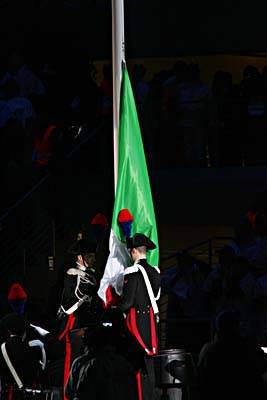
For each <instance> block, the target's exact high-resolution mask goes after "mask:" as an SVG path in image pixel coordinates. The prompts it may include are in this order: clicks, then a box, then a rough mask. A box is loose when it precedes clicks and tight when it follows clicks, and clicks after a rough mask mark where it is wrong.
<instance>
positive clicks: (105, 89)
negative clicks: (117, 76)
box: [100, 64, 113, 117]
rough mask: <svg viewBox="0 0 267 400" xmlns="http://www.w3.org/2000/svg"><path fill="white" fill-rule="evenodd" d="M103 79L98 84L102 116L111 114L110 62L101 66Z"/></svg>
mask: <svg viewBox="0 0 267 400" xmlns="http://www.w3.org/2000/svg"><path fill="white" fill-rule="evenodd" d="M102 72H103V79H102V82H101V85H100V88H101V92H102V116H103V117H107V116H111V115H112V104H113V100H112V93H113V89H112V67H111V65H110V64H108V65H104V66H103V71H102Z"/></svg>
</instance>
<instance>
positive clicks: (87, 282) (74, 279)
mask: <svg viewBox="0 0 267 400" xmlns="http://www.w3.org/2000/svg"><path fill="white" fill-rule="evenodd" d="M93 283H95V285H94V284H93ZM96 291H97V278H96V274H95V271H94V270H92V269H88V270H86V271H81V270H80V269H78V268H70V269H69V270H68V271H67V274H66V276H65V281H64V295H63V301H62V306H63V308H64V310H66V311H67V310H68V309H69V308H70V307H72V306H73V305H74V304H75V303H77V302H78V301H79V300H81V299H82V298H83V297H84V296H88V301H86V302H85V303H83V304H82V305H81V306H80V307H79V308H78V310H77V311H76V312H75V316H76V317H78V321H79V322H78V325H79V326H80V327H81V326H87V325H88V324H89V325H90V323H91V322H92V320H93V321H94V320H95V319H96V315H97V314H98V313H99V308H100V306H101V304H100V300H99V299H98V296H97V293H96Z"/></svg>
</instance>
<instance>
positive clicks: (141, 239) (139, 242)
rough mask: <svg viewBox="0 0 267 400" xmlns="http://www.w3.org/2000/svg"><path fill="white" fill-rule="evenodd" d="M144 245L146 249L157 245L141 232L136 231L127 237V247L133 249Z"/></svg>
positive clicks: (151, 248) (152, 248)
mask: <svg viewBox="0 0 267 400" xmlns="http://www.w3.org/2000/svg"><path fill="white" fill-rule="evenodd" d="M142 246H145V247H146V248H147V250H154V249H155V248H156V247H157V246H156V245H155V243H153V242H152V240H150V239H149V238H148V237H147V236H146V235H144V234H143V233H136V234H135V235H134V236H133V237H131V238H128V239H127V248H128V249H133V248H136V247H142Z"/></svg>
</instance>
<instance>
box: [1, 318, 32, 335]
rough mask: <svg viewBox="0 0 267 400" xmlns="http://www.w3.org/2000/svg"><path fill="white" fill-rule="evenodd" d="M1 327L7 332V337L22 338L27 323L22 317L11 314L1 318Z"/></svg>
mask: <svg viewBox="0 0 267 400" xmlns="http://www.w3.org/2000/svg"><path fill="white" fill-rule="evenodd" d="M1 326H2V327H3V328H4V329H5V330H6V331H7V332H8V334H9V335H16V336H20V337H23V336H24V335H25V332H26V329H27V326H28V323H27V321H26V320H25V318H24V317H23V316H21V315H18V314H16V313H11V314H7V315H6V316H5V317H4V318H2V320H1Z"/></svg>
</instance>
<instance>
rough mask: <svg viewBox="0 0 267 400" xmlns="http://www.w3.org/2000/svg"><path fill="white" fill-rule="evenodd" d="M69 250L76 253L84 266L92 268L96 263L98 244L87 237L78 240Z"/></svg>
mask: <svg viewBox="0 0 267 400" xmlns="http://www.w3.org/2000/svg"><path fill="white" fill-rule="evenodd" d="M69 252H70V253H71V254H74V255H76V257H77V261H78V263H79V264H81V265H82V266H84V267H88V268H91V267H92V266H93V265H94V263H95V252H96V245H95V243H93V242H90V241H88V240H86V239H81V240H77V241H76V242H75V243H74V244H73V245H72V246H71V248H70V249H69Z"/></svg>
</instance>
